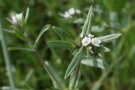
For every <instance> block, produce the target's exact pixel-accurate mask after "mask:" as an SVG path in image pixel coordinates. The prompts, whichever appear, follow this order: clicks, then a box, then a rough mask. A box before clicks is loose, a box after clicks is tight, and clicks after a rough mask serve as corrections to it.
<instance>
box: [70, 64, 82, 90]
mask: <svg viewBox="0 0 135 90" xmlns="http://www.w3.org/2000/svg"><path fill="white" fill-rule="evenodd" d="M79 68H80V64H79V65H78V66H77V67H76V69H75V70H74V72H72V74H71V76H70V83H69V90H74V89H76V87H77V85H78V81H79V77H80V73H79Z"/></svg>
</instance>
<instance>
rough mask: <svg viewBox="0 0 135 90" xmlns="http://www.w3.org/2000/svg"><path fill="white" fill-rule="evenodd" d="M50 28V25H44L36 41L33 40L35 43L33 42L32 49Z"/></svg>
mask: <svg viewBox="0 0 135 90" xmlns="http://www.w3.org/2000/svg"><path fill="white" fill-rule="evenodd" d="M50 27H51V25H49V24H48V25H45V26H44V27H43V28H42V29H41V31H40V33H39V35H38V36H37V38H36V40H35V42H34V45H33V46H34V47H36V46H37V45H38V43H39V40H40V38H41V36H42V35H43V34H44V33H45V32H46V31H47V30H48V29H49V28H50Z"/></svg>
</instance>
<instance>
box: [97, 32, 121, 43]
mask: <svg viewBox="0 0 135 90" xmlns="http://www.w3.org/2000/svg"><path fill="white" fill-rule="evenodd" d="M120 36H121V34H119V33H118V34H110V35H106V36H102V37H98V38H99V39H100V40H101V41H103V42H109V41H112V40H114V39H117V38H118V37H120Z"/></svg>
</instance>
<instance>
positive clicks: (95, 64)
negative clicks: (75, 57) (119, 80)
mask: <svg viewBox="0 0 135 90" xmlns="http://www.w3.org/2000/svg"><path fill="white" fill-rule="evenodd" d="M81 64H84V65H87V66H91V67H98V68H101V69H103V70H107V69H109V65H108V64H107V63H105V62H104V61H103V60H102V59H90V57H85V58H83V59H82V61H81Z"/></svg>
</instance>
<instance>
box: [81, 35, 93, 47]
mask: <svg viewBox="0 0 135 90" xmlns="http://www.w3.org/2000/svg"><path fill="white" fill-rule="evenodd" d="M90 42H91V39H90V38H88V37H85V38H83V40H82V45H83V46H87V45H89V44H90Z"/></svg>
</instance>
